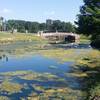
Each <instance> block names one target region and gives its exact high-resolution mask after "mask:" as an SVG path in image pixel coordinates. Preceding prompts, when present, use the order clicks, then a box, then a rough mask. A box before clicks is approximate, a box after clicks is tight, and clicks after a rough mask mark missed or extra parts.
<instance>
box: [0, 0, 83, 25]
mask: <svg viewBox="0 0 100 100" xmlns="http://www.w3.org/2000/svg"><path fill="white" fill-rule="evenodd" d="M81 5H83V2H82V0H0V16H3V17H4V18H5V19H6V20H8V19H19V20H26V21H38V22H45V20H46V19H53V20H56V19H57V20H62V21H66V22H69V21H70V22H72V23H74V21H75V20H76V15H77V14H79V8H80V6H81Z"/></svg>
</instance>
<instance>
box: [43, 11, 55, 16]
mask: <svg viewBox="0 0 100 100" xmlns="http://www.w3.org/2000/svg"><path fill="white" fill-rule="evenodd" d="M44 14H45V15H48V16H50V15H55V11H46V12H44Z"/></svg>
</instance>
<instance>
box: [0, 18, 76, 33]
mask: <svg viewBox="0 0 100 100" xmlns="http://www.w3.org/2000/svg"><path fill="white" fill-rule="evenodd" d="M1 20H3V18H1ZM0 22H3V21H0ZM2 25H3V29H1V28H0V30H1V31H3V30H6V31H11V32H12V33H13V31H14V30H15V29H16V30H17V32H20V33H26V32H27V33H37V32H38V31H44V32H56V31H58V32H75V25H73V24H72V23H70V22H64V21H60V20H51V19H48V20H47V21H46V22H45V23H39V22H31V21H24V20H8V21H5V22H3V24H2ZM2 25H1V24H0V27H2Z"/></svg>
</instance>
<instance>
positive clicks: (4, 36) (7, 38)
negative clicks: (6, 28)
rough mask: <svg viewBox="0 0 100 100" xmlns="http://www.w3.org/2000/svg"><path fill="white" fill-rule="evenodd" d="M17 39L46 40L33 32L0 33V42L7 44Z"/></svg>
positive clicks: (29, 40) (28, 40)
mask: <svg viewBox="0 0 100 100" xmlns="http://www.w3.org/2000/svg"><path fill="white" fill-rule="evenodd" d="M17 41H23V42H25V41H27V42H32V41H37V42H46V41H45V40H44V39H42V38H40V37H38V36H36V35H34V34H30V33H28V34H25V33H14V34H11V33H0V44H9V43H13V42H17Z"/></svg>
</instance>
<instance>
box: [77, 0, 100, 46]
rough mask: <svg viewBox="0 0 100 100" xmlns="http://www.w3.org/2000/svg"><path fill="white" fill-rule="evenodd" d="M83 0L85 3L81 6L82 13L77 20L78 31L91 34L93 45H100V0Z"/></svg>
mask: <svg viewBox="0 0 100 100" xmlns="http://www.w3.org/2000/svg"><path fill="white" fill-rule="evenodd" d="M83 1H84V5H83V6H82V7H81V8H80V13H81V14H79V15H78V22H76V24H77V25H78V28H77V31H78V32H79V33H82V34H85V35H91V36H92V38H91V40H92V45H95V46H96V47H100V0H83ZM98 37H99V38H98ZM97 41H98V42H97ZM97 43H98V45H96V44H97Z"/></svg>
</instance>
